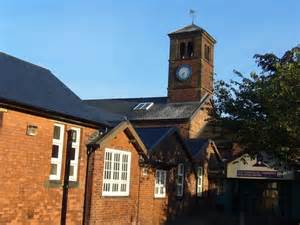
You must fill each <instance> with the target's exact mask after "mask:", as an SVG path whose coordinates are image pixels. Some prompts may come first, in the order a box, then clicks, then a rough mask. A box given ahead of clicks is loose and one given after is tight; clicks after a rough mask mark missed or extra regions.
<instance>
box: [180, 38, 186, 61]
mask: <svg viewBox="0 0 300 225" xmlns="http://www.w3.org/2000/svg"><path fill="white" fill-rule="evenodd" d="M179 53H180V58H181V59H184V58H185V43H184V42H181V43H180V46H179Z"/></svg>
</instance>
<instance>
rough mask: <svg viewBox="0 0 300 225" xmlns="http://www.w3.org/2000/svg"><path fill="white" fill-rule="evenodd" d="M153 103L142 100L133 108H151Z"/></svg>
mask: <svg viewBox="0 0 300 225" xmlns="http://www.w3.org/2000/svg"><path fill="white" fill-rule="evenodd" d="M153 105H154V103H153V102H142V103H139V104H137V105H136V106H135V107H134V108H133V110H149V109H150V108H151V107H152V106H153Z"/></svg>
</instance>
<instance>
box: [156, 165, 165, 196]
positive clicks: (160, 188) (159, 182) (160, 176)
mask: <svg viewBox="0 0 300 225" xmlns="http://www.w3.org/2000/svg"><path fill="white" fill-rule="evenodd" d="M166 180H167V171H166V170H156V172H155V185H154V197H155V198H165V197H166Z"/></svg>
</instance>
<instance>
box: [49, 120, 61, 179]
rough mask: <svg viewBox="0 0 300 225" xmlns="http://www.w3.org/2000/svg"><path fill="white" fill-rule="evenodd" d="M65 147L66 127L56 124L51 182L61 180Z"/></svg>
mask: <svg viewBox="0 0 300 225" xmlns="http://www.w3.org/2000/svg"><path fill="white" fill-rule="evenodd" d="M63 145H64V125H62V124H54V129H53V139H52V153H51V166H50V176H49V179H50V180H59V179H60V175H61V164H62V152H63Z"/></svg>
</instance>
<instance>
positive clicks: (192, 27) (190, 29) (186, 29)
mask: <svg viewBox="0 0 300 225" xmlns="http://www.w3.org/2000/svg"><path fill="white" fill-rule="evenodd" d="M195 31H203V29H202V28H201V27H199V26H197V25H195V24H190V25H188V26H185V27H182V28H180V29H178V30H176V31H173V32H171V33H169V35H172V34H181V33H189V32H195Z"/></svg>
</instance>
